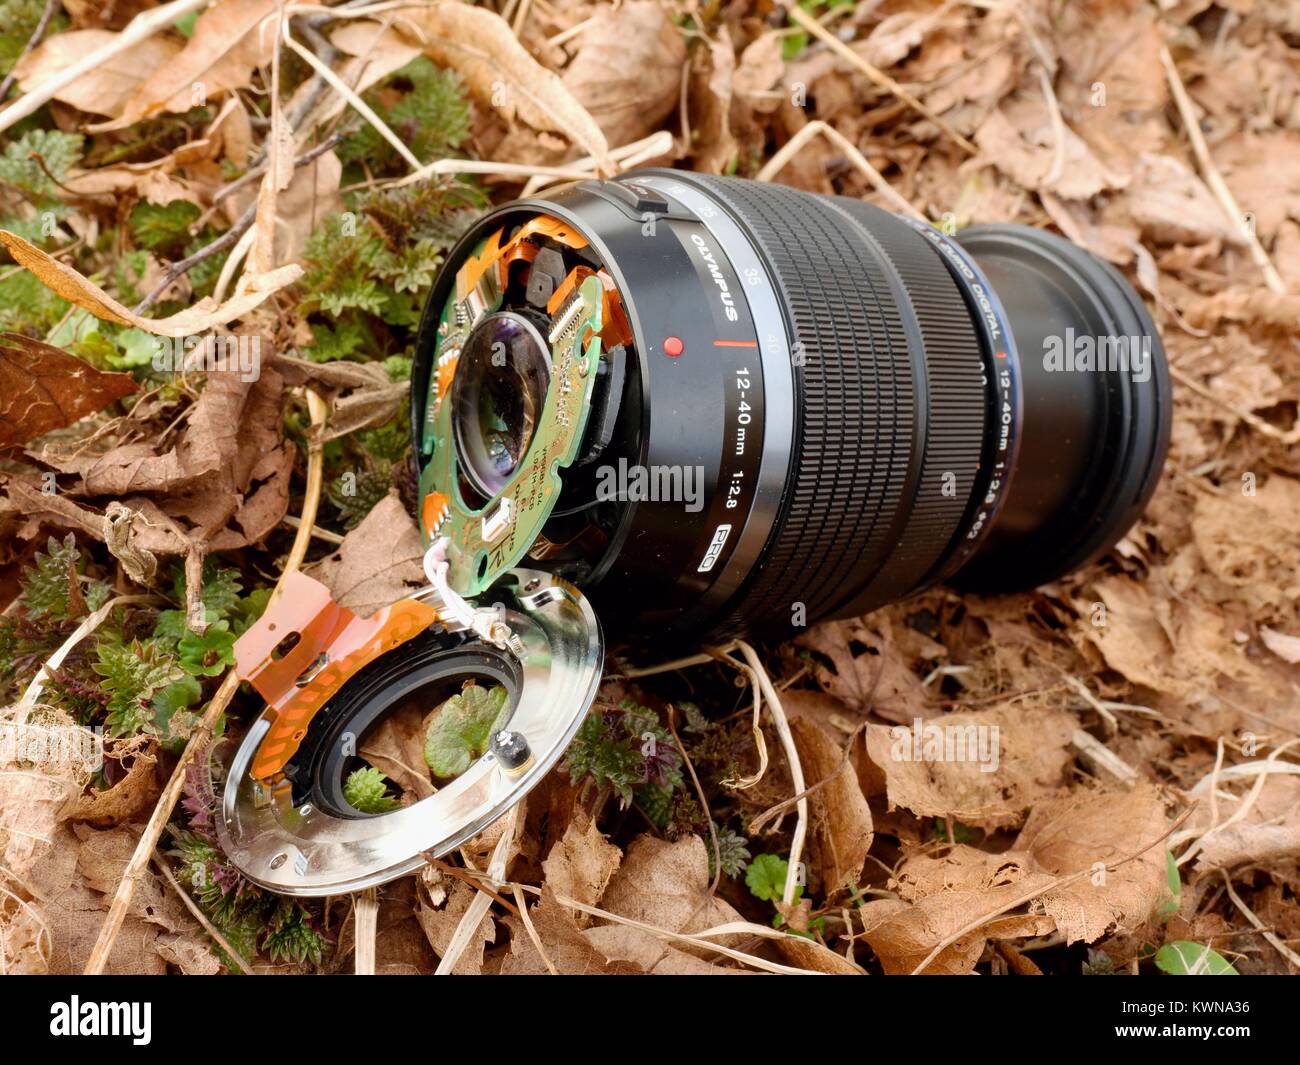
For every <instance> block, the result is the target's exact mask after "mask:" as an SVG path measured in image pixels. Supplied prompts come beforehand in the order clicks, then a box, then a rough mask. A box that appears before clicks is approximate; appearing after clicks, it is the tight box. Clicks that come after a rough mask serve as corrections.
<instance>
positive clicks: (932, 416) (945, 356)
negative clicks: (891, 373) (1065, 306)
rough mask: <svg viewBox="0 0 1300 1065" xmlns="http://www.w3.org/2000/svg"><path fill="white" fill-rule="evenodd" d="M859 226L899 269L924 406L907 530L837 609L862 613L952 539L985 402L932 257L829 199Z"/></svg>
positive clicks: (967, 339) (874, 218)
mask: <svg viewBox="0 0 1300 1065" xmlns="http://www.w3.org/2000/svg"><path fill="white" fill-rule="evenodd" d="M831 202H832V203H834V204H835V206H836V207H838V208H839V209H840V210H842V211H843V212H844V213H845V214H847V215H848V216H849V217H850V218H852V219H853V220H854V221H855V222H857V223H859V224H860V225H861V226H862V227H863V230H864V231H865V232H868V233H870V235H871V236H872V237H874V238H875V240H876V242H877V243H878V244H879V246H880V247H881V249H882V250H883V252H884V254H885V255H886V256H887V257H888V260H889V262H890V264H891V265H892V266H893V267H894V269H895V270H897V271H898V274H899V276H900V277H901V278H902V279H903V285H904V287H905V288H906V289H907V294H908V297H909V298H910V299H911V302H912V307H913V309H914V310H915V312H916V317H917V321H918V322H919V323H920V327H921V336H922V339H923V341H924V346H925V373H926V385H927V387H926V395H927V397H928V403H927V404H926V406H925V408H924V410H922V411H921V412H920V416H921V417H922V418H923V419H924V424H925V454H924V457H923V459H922V465H921V478H920V483H919V484H918V486H917V492H916V496H915V497H914V498H913V500H912V503H911V506H910V508H909V511H908V515H907V524H906V526H905V528H904V530H903V533H902V535H901V537H900V538H899V540H898V543H897V545H896V546H895V548H894V550H893V552H892V553H891V554H890V555H889V557H888V558H887V559H886V560H885V563H884V566H883V567H882V569H881V571H880V573H879V574H878V576H877V577H876V579H875V580H873V581H872V582H871V583H870V584H869V585H868V586H867V587H866V588H865V589H860V590H858V592H857V594H855V595H852V596H851V597H850V598H848V599H847V600H845V602H844V603H843V604H842V605H841V607H839V608H838V609H837V610H836V612H837V613H840V614H843V615H844V616H850V615H853V614H864V613H866V612H867V611H869V610H874V609H876V608H877V607H879V606H882V605H884V604H885V603H888V602H891V601H892V600H895V599H898V598H900V597H902V596H905V595H908V594H909V593H912V592H915V591H917V590H918V589H919V588H920V587H923V586H924V585H925V583H926V577H927V575H929V574H930V573H932V572H933V571H934V569H935V566H936V563H937V562H938V560H939V559H940V558H941V557H942V556H943V555H944V554H945V553H946V549H947V547H948V545H949V544H950V543H952V541H953V537H954V536H956V535H957V532H958V529H959V526H960V524H961V521H962V517H963V515H964V514H965V512H966V507H967V504H968V503H969V501H970V498H971V493H972V491H973V490H974V489H975V487H976V481H977V478H978V475H979V466H980V451H981V449H982V447H983V441H984V431H985V420H986V418H987V416H988V396H987V388H986V386H985V383H984V367H983V354H982V352H981V350H980V342H979V339H978V337H977V335H976V332H975V325H974V323H973V322H972V320H971V315H970V311H969V309H968V307H967V305H966V301H965V300H964V299H963V298H962V295H961V292H960V291H959V290H958V288H957V285H956V283H955V282H954V281H953V279H952V275H951V273H950V272H949V270H948V268H947V267H946V266H945V265H944V263H943V261H942V260H941V259H940V258H939V255H938V252H936V251H935V249H934V248H933V247H932V246H931V245H930V243H929V242H928V241H926V240H924V239H922V238H920V237H919V236H918V234H917V233H916V231H915V230H914V229H912V227H911V226H909V225H908V224H907V223H906V222H903V221H901V220H900V219H898V218H896V217H895V216H894V215H891V214H889V213H888V212H886V211H882V210H880V209H879V208H877V207H873V206H872V205H871V204H868V203H863V202H862V201H860V200H850V199H848V198H846V197H842V196H836V197H834V198H833V200H832V201H831Z"/></svg>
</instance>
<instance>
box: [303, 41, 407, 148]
mask: <svg viewBox="0 0 1300 1065" xmlns="http://www.w3.org/2000/svg"><path fill="white" fill-rule="evenodd" d="M284 43H285V44H287V45H288V46H289V47H290V48H291V49H292V50H293V51H294V52H296V53H297V54H298V55H299V56H301V57H302V58H303V59H305V60H306V61H307V65H308V66H310V67H311V68H312V70H314V71H316V73H317V74H319V75H320V76H321V77H322V78H324V79H325V80H326V81H327V82H329V85H330V87H331V88H332V89H333V90H334V91H335V92H337V93H338V94H339V95H340V96H342V97H343V99H344V100H346V101H347V102H348V104H350V105H351V107H352V109H353V110H354V111H356V112H357V113H358V114H359V115H360V116H361V117H362V118H364V119H365V120H366V121H367V122H369V123H370V124H371V125H372V126H374V128H375V132H376V133H378V134H379V135H380V136H381V137H383V138H384V140H386V141H387V142H388V143H389V144H391V145H392V146H393V148H394V149H395V150H396V151H397V154H398V155H400V156H401V157H402V158H403V159H405V160H406V162H407V163H408V164H410V167H411V169H412V170H419V169H420V160H419V159H417V158H416V156H415V155H414V153H412V151H411V149H410V148H408V147H407V146H406V145H405V144H404V143H403V142H402V139H401V138H400V137H398V136H397V134H396V133H394V132H393V131H392V130H391V129H389V128H388V124H387V123H386V122H385V121H384V120H383V119H382V118H380V117H379V116H378V115H377V114H375V112H374V109H373V108H372V107H371V106H370V105H369V104H368V103H366V102H365V100H363V99H361V97H360V96H358V95H357V94H356V92H354V91H353V90H352V88H351V87H350V86H349V85H348V84H347V82H345V81H344V80H343V79H342V78H340V77H339V76H338V75H337V74H335V73H334V71H333V70H331V69H330V68H329V67H328V66H326V65H325V64H324V63H322V62H321V61H320V60H319V59H317V58H316V56H315V55H314V54H313V53H312V52H311V50H310V49H307V48H304V47H303V46H302V45H300V44H299V43H298V42H297V41H295V40H294V39H293V36H292V35H291V34H290V33H289V22H288V20H287V19H286V20H285V23H284Z"/></svg>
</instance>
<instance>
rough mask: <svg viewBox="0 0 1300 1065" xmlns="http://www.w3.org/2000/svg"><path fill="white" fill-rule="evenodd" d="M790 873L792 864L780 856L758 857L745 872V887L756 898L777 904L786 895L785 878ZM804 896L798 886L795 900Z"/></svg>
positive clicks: (766, 855) (765, 855) (763, 855)
mask: <svg viewBox="0 0 1300 1065" xmlns="http://www.w3.org/2000/svg"><path fill="white" fill-rule="evenodd" d="M789 871H790V863H789V862H787V861H786V860H785V859H784V858H782V857H781V856H780V855H779V854H760V855H757V856H756V857H755V858H754V860H753V861H752V862H750V863H749V868H748V869H746V870H745V886H746V887H747V888H749V893H750V894H751V895H753V896H754V898H756V899H762V900H763V901H764V902H776V901H777V899H779V898H781V897H782V896H783V895H784V894H785V878H786V876H787V875H788V874H789ZM802 894H803V888H802V887H798V886H796V887H795V889H794V897H795V899H798V898H799V897H800V896H801V895H802Z"/></svg>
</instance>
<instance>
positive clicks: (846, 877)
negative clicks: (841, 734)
mask: <svg viewBox="0 0 1300 1065" xmlns="http://www.w3.org/2000/svg"><path fill="white" fill-rule="evenodd" d="M788 712H789V711H788V710H787V713H788ZM790 731H791V733H792V734H793V736H794V743H795V747H796V748H797V749H798V751H799V761H800V762H801V763H802V765H803V774H804V779H805V780H806V781H807V782H808V785H809V787H812V786H814V785H817V784H819V783H820V782H821V781H827V783H825V784H821V786H820V787H818V788H817V790H816V791H815V792H814V793H813V794H812V796H810V797H809V799H808V803H809V807H810V810H811V813H812V823H811V828H812V831H811V834H810V837H809V843H810V848H809V858H810V861H811V863H812V866H813V868H814V869H815V870H816V873H817V877H818V882H819V883H820V884H821V885H822V892H823V894H825V895H826V896H828V897H829V896H833V895H835V894H836V893H837V892H838V891H840V890H842V889H843V888H844V887H845V886H849V887H855V886H856V885H857V884H858V882H859V879H860V876H861V873H862V866H863V864H864V863H865V862H866V860H867V851H869V850H870V849H871V840H872V831H871V829H872V825H871V809H870V807H868V806H867V800H866V798H865V797H864V796H863V794H862V788H861V787H860V786H859V784H858V777H857V773H856V772H854V768H853V763H852V762H851V761H848V760H846V759H845V757H844V751H843V749H842V748H843V747H844V739H843V738H838V739H837V738H836V737H834V736H832V735H831V734H830V733H828V732H827V731H826V730H824V729H823V728H822V726H821V725H819V724H818V723H817V722H816V721H814V720H812V719H811V718H809V717H802V716H796V715H790Z"/></svg>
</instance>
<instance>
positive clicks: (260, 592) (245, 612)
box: [230, 588, 272, 636]
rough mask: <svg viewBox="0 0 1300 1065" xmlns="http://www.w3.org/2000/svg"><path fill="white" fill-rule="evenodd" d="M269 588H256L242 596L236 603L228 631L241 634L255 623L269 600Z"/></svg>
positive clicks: (237, 634)
mask: <svg viewBox="0 0 1300 1065" xmlns="http://www.w3.org/2000/svg"><path fill="white" fill-rule="evenodd" d="M271 592H272V589H270V588H257V589H254V590H253V591H251V592H249V593H248V594H247V595H246V596H244V597H243V598H242V599H241V600H240V601H239V602H238V603H237V604H236V605H235V610H234V613H233V615H232V616H231V626H230V631H231V632H233V633H234V634H235V635H236V636H242V635H244V633H246V632H247V631H248V630H249V629H250V628H251V627H252V626H253V625H255V624H256V623H257V619H258V618H260V617H261V616H262V615H263V614H264V613H265V612H266V604H267V603H269V602H270V601H271Z"/></svg>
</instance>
